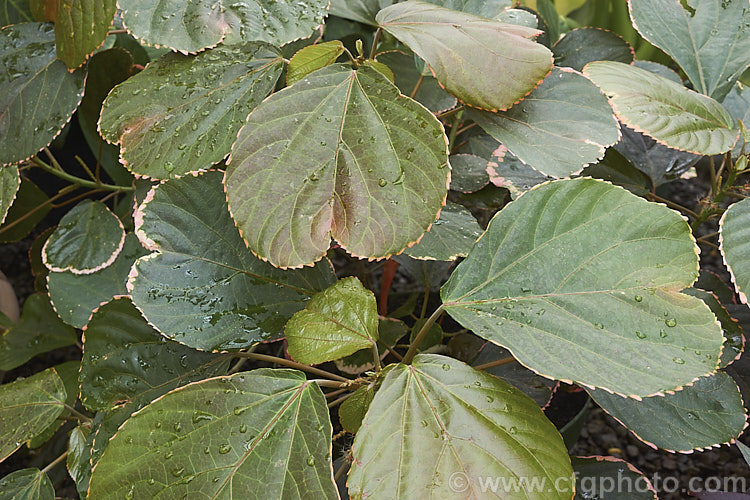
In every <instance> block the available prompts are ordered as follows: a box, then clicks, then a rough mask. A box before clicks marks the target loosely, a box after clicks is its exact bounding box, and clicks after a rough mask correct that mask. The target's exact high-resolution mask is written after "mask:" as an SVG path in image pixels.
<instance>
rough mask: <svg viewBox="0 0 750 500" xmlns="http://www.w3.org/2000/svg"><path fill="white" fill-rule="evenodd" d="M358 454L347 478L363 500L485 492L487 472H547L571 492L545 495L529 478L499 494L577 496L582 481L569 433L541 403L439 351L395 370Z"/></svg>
mask: <svg viewBox="0 0 750 500" xmlns="http://www.w3.org/2000/svg"><path fill="white" fill-rule="evenodd" d="M352 455H353V458H354V460H353V462H352V468H351V470H350V471H349V480H348V482H347V485H348V487H349V494H350V496H351V497H352V498H353V499H360V498H366V497H370V496H372V495H375V497H379V498H392V499H399V498H426V497H431V498H456V497H457V496H458V495H460V496H461V497H464V496H466V497H467V498H468V497H482V494H480V491H481V489H480V485H479V483H478V479H479V478H484V477H487V476H491V477H497V478H506V479H516V478H518V477H536V478H538V479H539V480H542V478H544V480H546V481H550V482H556V483H555V484H556V485H557V486H559V490H560V491H562V490H563V489H564V488H566V487H567V488H570V489H569V490H568V493H567V494H566V493H561V492H557V491H547V492H545V493H546V494H541V495H540V494H539V493H538V492H536V491H535V492H534V493H531V492H530V491H526V490H524V488H523V485H520V486H521V487H520V490H516V491H505V490H503V489H500V490H498V491H497V492H494V493H495V495H496V496H498V497H502V498H506V499H516V498H519V499H520V498H524V499H526V498H530V497H531V496H533V498H539V499H542V498H544V499H552V498H559V499H563V498H566V499H569V498H570V493H569V492H570V491H572V486H573V485H572V484H571V483H572V481H571V479H572V475H573V471H572V469H571V466H570V459H569V458H568V453H567V450H566V449H565V446H564V444H563V441H562V438H561V437H560V434H559V433H558V432H557V430H556V429H555V427H554V426H553V425H552V423H551V422H550V421H549V420H547V419H546V417H545V416H544V414H543V413H542V411H541V410H540V409H539V407H538V406H537V405H536V403H534V402H533V401H532V400H531V399H529V398H528V397H526V396H525V395H524V394H523V393H521V392H520V391H518V390H517V389H514V388H513V387H511V386H510V385H508V384H506V383H505V382H503V381H501V380H499V379H496V378H495V377H493V376H492V375H488V374H486V373H482V372H480V371H476V370H474V369H473V368H471V367H469V366H467V365H465V364H463V363H461V362H460V361H456V360H454V359H452V358H448V357H445V356H438V355H426V354H420V355H417V357H416V358H414V363H413V364H412V365H410V366H407V365H403V364H398V365H395V366H394V367H393V368H392V369H391V370H390V371H389V372H388V374H387V375H386V377H385V380H383V383H382V385H381V387H380V390H378V392H377V394H375V398H374V399H373V401H372V403H371V404H370V409H369V410H368V411H367V415H366V416H365V419H364V422H363V423H362V427H361V428H360V430H359V432H358V433H357V435H356V437H355V438H354V445H353V447H352ZM542 457H543V459H542ZM427 464H429V465H427ZM426 465H427V466H426ZM457 476H458V481H457V480H456V477H457ZM514 485H516V486H519V484H518V483H515V482H514ZM456 487H458V488H459V490H458V491H457V490H456ZM500 488H502V486H500ZM530 495H531V496H530Z"/></svg>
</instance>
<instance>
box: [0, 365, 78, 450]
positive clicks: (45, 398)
mask: <svg viewBox="0 0 750 500" xmlns="http://www.w3.org/2000/svg"><path fill="white" fill-rule="evenodd" d="M65 396H66V394H65V387H64V386H63V382H62V380H60V377H59V376H58V375H57V373H56V372H55V369H54V368H49V369H47V370H45V371H43V372H40V373H37V374H36V375H32V376H31V377H28V378H24V379H20V380H16V381H15V382H11V383H9V384H3V385H1V386H0V421H2V422H3V425H2V427H0V461H3V460H5V459H6V458H8V457H9V456H10V455H11V454H12V453H13V452H14V451H16V450H17V449H18V448H20V447H21V445H22V444H23V443H25V442H26V441H28V440H29V439H31V438H33V437H34V436H36V435H37V434H39V433H40V432H42V431H44V429H46V428H47V427H48V426H49V425H50V424H51V423H53V422H54V421H55V420H56V419H57V417H58V415H60V414H61V413H62V412H63V409H64V408H63V404H64V403H65Z"/></svg>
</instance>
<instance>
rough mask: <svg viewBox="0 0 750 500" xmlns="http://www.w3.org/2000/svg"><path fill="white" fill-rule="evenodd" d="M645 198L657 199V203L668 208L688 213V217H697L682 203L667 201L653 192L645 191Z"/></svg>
mask: <svg viewBox="0 0 750 500" xmlns="http://www.w3.org/2000/svg"><path fill="white" fill-rule="evenodd" d="M646 198H647V199H649V200H651V201H658V202H659V203H664V204H665V205H666V206H668V207H669V208H674V209H675V210H679V211H680V212H683V213H684V214H687V215H689V216H690V217H692V218H694V219H698V218H699V216H698V214H697V213H695V212H693V211H692V210H690V209H689V208H687V207H683V206H682V205H680V204H678V203H675V202H673V201H669V200H668V199H666V198H662V197H661V196H659V195H657V194H654V193H646Z"/></svg>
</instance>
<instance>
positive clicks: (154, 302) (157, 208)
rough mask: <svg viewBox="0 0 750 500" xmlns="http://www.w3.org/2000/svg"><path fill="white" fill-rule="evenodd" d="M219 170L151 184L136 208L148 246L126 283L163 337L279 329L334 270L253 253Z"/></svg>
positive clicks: (233, 338) (209, 337)
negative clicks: (286, 266)
mask: <svg viewBox="0 0 750 500" xmlns="http://www.w3.org/2000/svg"><path fill="white" fill-rule="evenodd" d="M221 179H222V173H221V172H217V171H211V172H206V173H204V174H200V175H195V176H193V175H189V176H186V177H184V178H181V179H173V180H170V181H167V182H165V183H163V184H161V185H159V186H157V187H155V188H153V189H152V190H151V191H150V192H149V194H148V195H147V196H146V201H145V202H144V203H142V204H141V205H140V207H139V208H138V209H137V210H136V213H135V221H136V234H137V235H138V238H139V239H140V240H141V243H142V244H143V245H144V246H145V247H147V248H148V249H150V250H153V251H154V253H152V254H150V255H147V256H145V257H141V258H140V259H138V260H137V261H136V263H135V264H134V266H133V270H132V271H131V276H130V280H129V282H128V290H130V294H131V296H132V297H133V302H135V304H136V306H137V307H138V308H139V309H140V310H141V311H142V312H143V314H144V316H145V317H146V318H147V319H148V321H149V323H150V324H151V325H153V326H154V327H155V328H156V329H157V330H159V331H160V332H161V333H162V334H163V335H164V336H166V337H167V338H170V339H173V340H177V341H178V342H180V343H183V344H186V345H188V346H190V347H194V348H197V349H204V350H226V349H242V348H246V347H249V346H251V345H253V344H255V343H257V342H258V341H261V340H266V339H269V338H271V337H274V336H278V335H279V334H280V333H281V332H282V330H283V328H284V324H285V323H286V322H287V320H288V319H289V318H290V317H291V316H292V315H293V314H294V313H295V312H297V311H299V310H300V309H302V308H303V307H304V304H305V302H306V301H307V300H308V299H309V298H310V297H311V296H312V295H314V294H315V293H317V292H319V291H321V290H324V289H325V288H327V287H328V286H329V285H331V284H332V283H333V282H334V280H335V276H334V275H333V269H332V268H331V265H330V263H329V262H328V261H324V262H322V263H321V264H320V265H318V266H316V267H315V268H313V269H304V270H298V271H282V270H280V269H276V268H275V267H273V266H271V265H270V264H268V263H265V262H262V261H260V260H259V259H257V258H256V257H254V256H253V255H252V254H251V253H250V251H249V250H248V249H247V247H246V246H245V243H244V242H243V241H242V238H241V237H240V234H239V232H238V231H237V229H236V228H235V226H234V223H233V222H232V219H231V218H230V216H229V212H228V210H227V204H226V198H225V196H224V190H223V189H222V183H221Z"/></svg>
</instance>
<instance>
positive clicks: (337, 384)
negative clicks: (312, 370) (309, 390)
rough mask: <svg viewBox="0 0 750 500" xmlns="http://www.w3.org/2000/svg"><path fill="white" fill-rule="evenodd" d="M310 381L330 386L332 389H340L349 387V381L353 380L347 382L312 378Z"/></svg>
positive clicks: (322, 385)
mask: <svg viewBox="0 0 750 500" xmlns="http://www.w3.org/2000/svg"><path fill="white" fill-rule="evenodd" d="M310 382H315V383H316V384H318V385H319V386H320V387H330V388H331V389H340V388H342V387H344V388H346V387H349V385H350V384H349V382H352V381H351V380H349V381H347V382H336V381H333V380H320V379H313V380H310Z"/></svg>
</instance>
